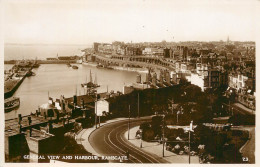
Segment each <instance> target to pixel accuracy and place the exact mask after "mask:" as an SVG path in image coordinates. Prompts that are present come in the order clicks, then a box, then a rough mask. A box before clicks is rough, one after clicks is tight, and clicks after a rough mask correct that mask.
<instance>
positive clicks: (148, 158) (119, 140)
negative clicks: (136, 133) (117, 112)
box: [89, 117, 169, 163]
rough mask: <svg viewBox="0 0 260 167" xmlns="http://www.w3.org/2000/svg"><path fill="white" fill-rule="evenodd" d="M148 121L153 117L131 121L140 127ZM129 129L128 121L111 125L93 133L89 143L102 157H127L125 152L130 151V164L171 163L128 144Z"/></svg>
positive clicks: (132, 124)
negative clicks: (125, 134) (126, 135)
mask: <svg viewBox="0 0 260 167" xmlns="http://www.w3.org/2000/svg"><path fill="white" fill-rule="evenodd" d="M147 120H151V117H143V118H137V119H131V123H130V126H131V127H134V126H138V125H140V124H141V123H142V122H144V121H147ZM127 129H128V120H122V121H117V122H113V123H109V124H107V125H104V126H102V127H100V128H98V129H96V130H95V131H93V132H92V133H91V135H90V136H89V143H90V144H91V146H92V147H93V148H94V149H95V151H96V152H97V153H98V154H100V155H102V156H125V155H126V154H125V152H126V151H127V150H129V153H130V159H129V160H128V161H127V162H128V163H169V162H167V161H166V160H164V159H162V158H161V157H158V156H156V155H152V154H149V153H147V152H144V151H143V150H141V149H140V148H138V147H136V146H134V145H133V144H131V143H130V142H128V141H127V139H125V137H124V133H125V132H126V131H127ZM111 162H119V161H111Z"/></svg>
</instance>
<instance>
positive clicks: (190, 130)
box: [189, 121, 193, 164]
mask: <svg viewBox="0 0 260 167" xmlns="http://www.w3.org/2000/svg"><path fill="white" fill-rule="evenodd" d="M192 126H193V121H191V122H190V129H189V164H190V132H193V129H192Z"/></svg>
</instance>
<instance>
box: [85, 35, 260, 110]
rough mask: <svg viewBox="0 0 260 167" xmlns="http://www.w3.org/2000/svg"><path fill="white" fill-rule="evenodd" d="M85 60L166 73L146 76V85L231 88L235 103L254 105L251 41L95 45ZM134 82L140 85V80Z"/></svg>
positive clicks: (253, 52)
mask: <svg viewBox="0 0 260 167" xmlns="http://www.w3.org/2000/svg"><path fill="white" fill-rule="evenodd" d="M85 59H86V60H87V61H97V62H99V63H105V64H106V65H107V66H109V65H110V66H124V67H125V66H127V67H144V68H159V69H160V70H169V74H167V77H166V75H165V74H164V75H157V74H156V73H153V74H149V75H148V76H146V80H147V81H146V83H147V82H149V83H150V86H151V87H156V86H158V84H159V86H160V83H162V82H164V83H166V81H167V82H169V81H171V82H172V83H179V82H180V80H181V79H182V80H187V81H188V82H191V84H194V85H197V86H199V87H200V88H201V89H202V91H205V90H206V89H216V88H220V87H221V88H224V89H227V93H228V92H229V93H228V94H230V90H231V89H232V90H233V91H235V92H236V97H237V98H236V100H237V101H239V102H241V103H243V104H246V105H248V102H247V101H248V99H251V100H249V101H250V102H249V103H250V105H251V106H253V105H254V104H253V103H254V102H252V101H254V93H255V43H254V42H239V41H231V40H230V39H229V37H228V38H227V41H226V42H223V41H213V42H199V41H191V42H179V43H174V42H165V41H164V42H153V43H152V42H144V43H124V42H119V41H115V42H113V43H111V44H108V43H94V45H93V52H92V54H85ZM157 77H158V78H157ZM137 81H138V82H137V83H138V84H139V86H140V84H142V83H140V79H137ZM135 86H136V85H135ZM136 87H138V86H136ZM126 92H127V91H126ZM252 97H253V100H252ZM241 99H243V100H241Z"/></svg>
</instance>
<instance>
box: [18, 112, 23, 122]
mask: <svg viewBox="0 0 260 167" xmlns="http://www.w3.org/2000/svg"><path fill="white" fill-rule="evenodd" d="M22 119H23V118H22V114H18V121H19V124H21V122H22Z"/></svg>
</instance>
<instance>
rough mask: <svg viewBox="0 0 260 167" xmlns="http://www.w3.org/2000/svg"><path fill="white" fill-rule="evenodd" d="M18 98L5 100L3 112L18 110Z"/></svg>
mask: <svg viewBox="0 0 260 167" xmlns="http://www.w3.org/2000/svg"><path fill="white" fill-rule="evenodd" d="M19 106H20V98H19V97H10V98H8V99H5V112H10V111H12V110H14V109H17V108H19Z"/></svg>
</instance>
